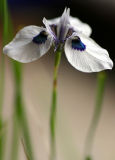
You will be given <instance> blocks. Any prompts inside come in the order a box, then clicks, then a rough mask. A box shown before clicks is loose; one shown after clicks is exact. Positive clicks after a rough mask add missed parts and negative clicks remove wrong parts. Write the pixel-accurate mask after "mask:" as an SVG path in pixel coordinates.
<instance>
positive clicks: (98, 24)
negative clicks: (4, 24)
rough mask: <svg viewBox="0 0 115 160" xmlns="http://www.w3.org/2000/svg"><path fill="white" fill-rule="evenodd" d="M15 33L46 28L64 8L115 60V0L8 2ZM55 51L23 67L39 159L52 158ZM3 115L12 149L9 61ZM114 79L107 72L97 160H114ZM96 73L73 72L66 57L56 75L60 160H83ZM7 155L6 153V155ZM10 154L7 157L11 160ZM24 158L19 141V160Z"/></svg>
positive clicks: (7, 62) (94, 152)
mask: <svg viewBox="0 0 115 160" xmlns="http://www.w3.org/2000/svg"><path fill="white" fill-rule="evenodd" d="M8 4H9V9H10V13H11V18H12V21H13V25H14V30H15V32H17V31H18V30H19V29H20V28H22V27H23V26H26V25H32V24H33V25H38V26H42V25H43V24H42V19H43V17H46V18H47V19H50V18H54V17H58V16H61V14H62V12H63V10H64V8H65V6H66V7H70V9H71V15H72V16H74V17H78V18H80V19H81V20H82V21H83V22H86V23H88V24H89V25H90V26H91V27H92V30H93V32H92V36H91V37H92V38H93V39H95V40H96V42H97V43H99V44H100V45H101V46H102V47H103V48H106V49H107V50H108V51H109V53H110V57H111V58H112V59H113V61H114V58H115V54H114V48H115V44H114V43H115V41H114V37H115V30H114V29H115V1H114V0H85V1H83V0H79V1H78V0H68V1H67V0H65V1H64V0H55V1H54V0H8ZM53 65H54V53H53V50H52V49H51V50H50V51H49V52H48V53H47V54H46V55H45V56H43V57H42V58H40V59H39V60H38V61H35V62H32V63H29V64H23V99H24V103H25V107H26V111H27V115H28V121H29V127H30V132H31V137H32V144H33V148H34V153H35V158H36V160H47V159H48V156H49V115H50V103H51V91H52V78H53ZM5 66H6V67H5V100H4V111H3V112H4V117H5V119H6V120H8V122H9V123H8V133H9V138H8V141H7V143H8V144H9V145H8V149H7V150H9V148H10V141H11V135H12V131H11V126H12V110H13V109H12V108H13V97H14V80H13V75H12V69H11V65H10V58H8V57H6V58H5ZM114 81H115V76H114V69H113V70H112V71H107V82H106V89H105V94H104V101H103V110H102V114H101V118H100V121H99V124H98V127H97V130H96V133H95V139H94V144H93V149H92V155H93V158H94V160H115V104H114V102H115V101H114V97H115V85H114ZM96 82H97V74H95V73H93V74H86V73H81V72H79V71H77V70H75V69H74V68H73V67H72V66H71V65H70V64H69V63H68V62H67V59H66V58H65V55H64V54H63V56H62V60H61V66H60V70H59V77H58V110H57V132H56V134H57V135H56V136H57V141H56V143H57V160H70V159H71V160H77V159H78V160H81V159H82V158H83V149H84V143H85V138H86V135H87V131H88V128H89V125H90V123H91V119H92V115H93V111H94V106H95V99H96V86H97V84H96ZM7 152H8V151H7ZM8 156H9V152H8V154H7V160H8ZM19 159H21V160H25V159H26V157H25V155H24V151H23V148H22V146H21V143H20V158H19Z"/></svg>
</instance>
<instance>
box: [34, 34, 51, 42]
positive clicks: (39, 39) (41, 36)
mask: <svg viewBox="0 0 115 160" xmlns="http://www.w3.org/2000/svg"><path fill="white" fill-rule="evenodd" d="M47 36H48V35H47V33H46V32H45V31H41V32H40V33H39V34H38V35H37V36H35V37H34V38H33V42H34V43H37V44H42V43H45V42H46V40H47Z"/></svg>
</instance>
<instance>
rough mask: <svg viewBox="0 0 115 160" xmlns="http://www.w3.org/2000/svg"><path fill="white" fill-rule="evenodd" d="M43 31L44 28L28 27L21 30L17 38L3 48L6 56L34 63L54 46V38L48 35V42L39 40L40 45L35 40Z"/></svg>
mask: <svg viewBox="0 0 115 160" xmlns="http://www.w3.org/2000/svg"><path fill="white" fill-rule="evenodd" d="M42 31H44V32H45V33H47V32H46V29H45V28H43V27H37V26H27V27H24V28H23V29H22V30H20V31H19V32H18V33H17V34H16V36H15V38H14V39H13V40H12V41H11V42H10V43H9V44H8V45H6V46H5V47H4V48H3V52H4V54H7V55H8V56H9V57H11V58H13V59H14V60H17V61H19V62H22V63H28V62H32V61H34V60H37V59H38V58H40V57H41V56H42V55H44V54H45V53H46V52H47V51H48V50H49V48H50V46H51V44H52V37H51V36H50V35H49V34H48V35H47V39H46V41H45V40H44V41H43V43H42V41H40V40H39V42H40V43H39V44H37V42H36V41H35V40H34V41H33V39H34V38H35V37H36V36H37V35H39V34H40V33H41V32H42Z"/></svg>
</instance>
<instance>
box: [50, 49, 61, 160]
mask: <svg viewBox="0 0 115 160" xmlns="http://www.w3.org/2000/svg"><path fill="white" fill-rule="evenodd" d="M60 60H61V49H60V48H59V49H58V50H57V51H56V53H55V65H54V77H53V91H52V104H51V115H50V134H51V157H50V160H55V159H56V146H55V145H56V144H55V143H56V135H55V130H56V107H57V75H58V69H59V65H60Z"/></svg>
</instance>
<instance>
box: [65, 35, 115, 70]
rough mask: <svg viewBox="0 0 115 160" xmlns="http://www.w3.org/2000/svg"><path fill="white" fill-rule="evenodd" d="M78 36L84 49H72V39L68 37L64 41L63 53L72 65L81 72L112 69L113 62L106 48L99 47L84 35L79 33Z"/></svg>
mask: <svg viewBox="0 0 115 160" xmlns="http://www.w3.org/2000/svg"><path fill="white" fill-rule="evenodd" d="M79 37H80V39H81V41H82V43H83V44H85V45H86V49H85V50H84V51H79V50H77V49H72V39H68V40H67V41H66V43H65V54H66V57H67V59H68V61H69V62H70V64H71V65H72V66H73V67H75V68H76V69H78V70H79V71H82V72H99V71H102V70H105V69H112V67H113V62H112V60H111V59H110V58H109V54H108V52H107V50H105V49H103V48H101V47H100V46H99V45H98V44H96V42H94V41H93V40H92V39H91V38H88V37H86V36H85V35H79ZM71 38H72V37H71Z"/></svg>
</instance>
